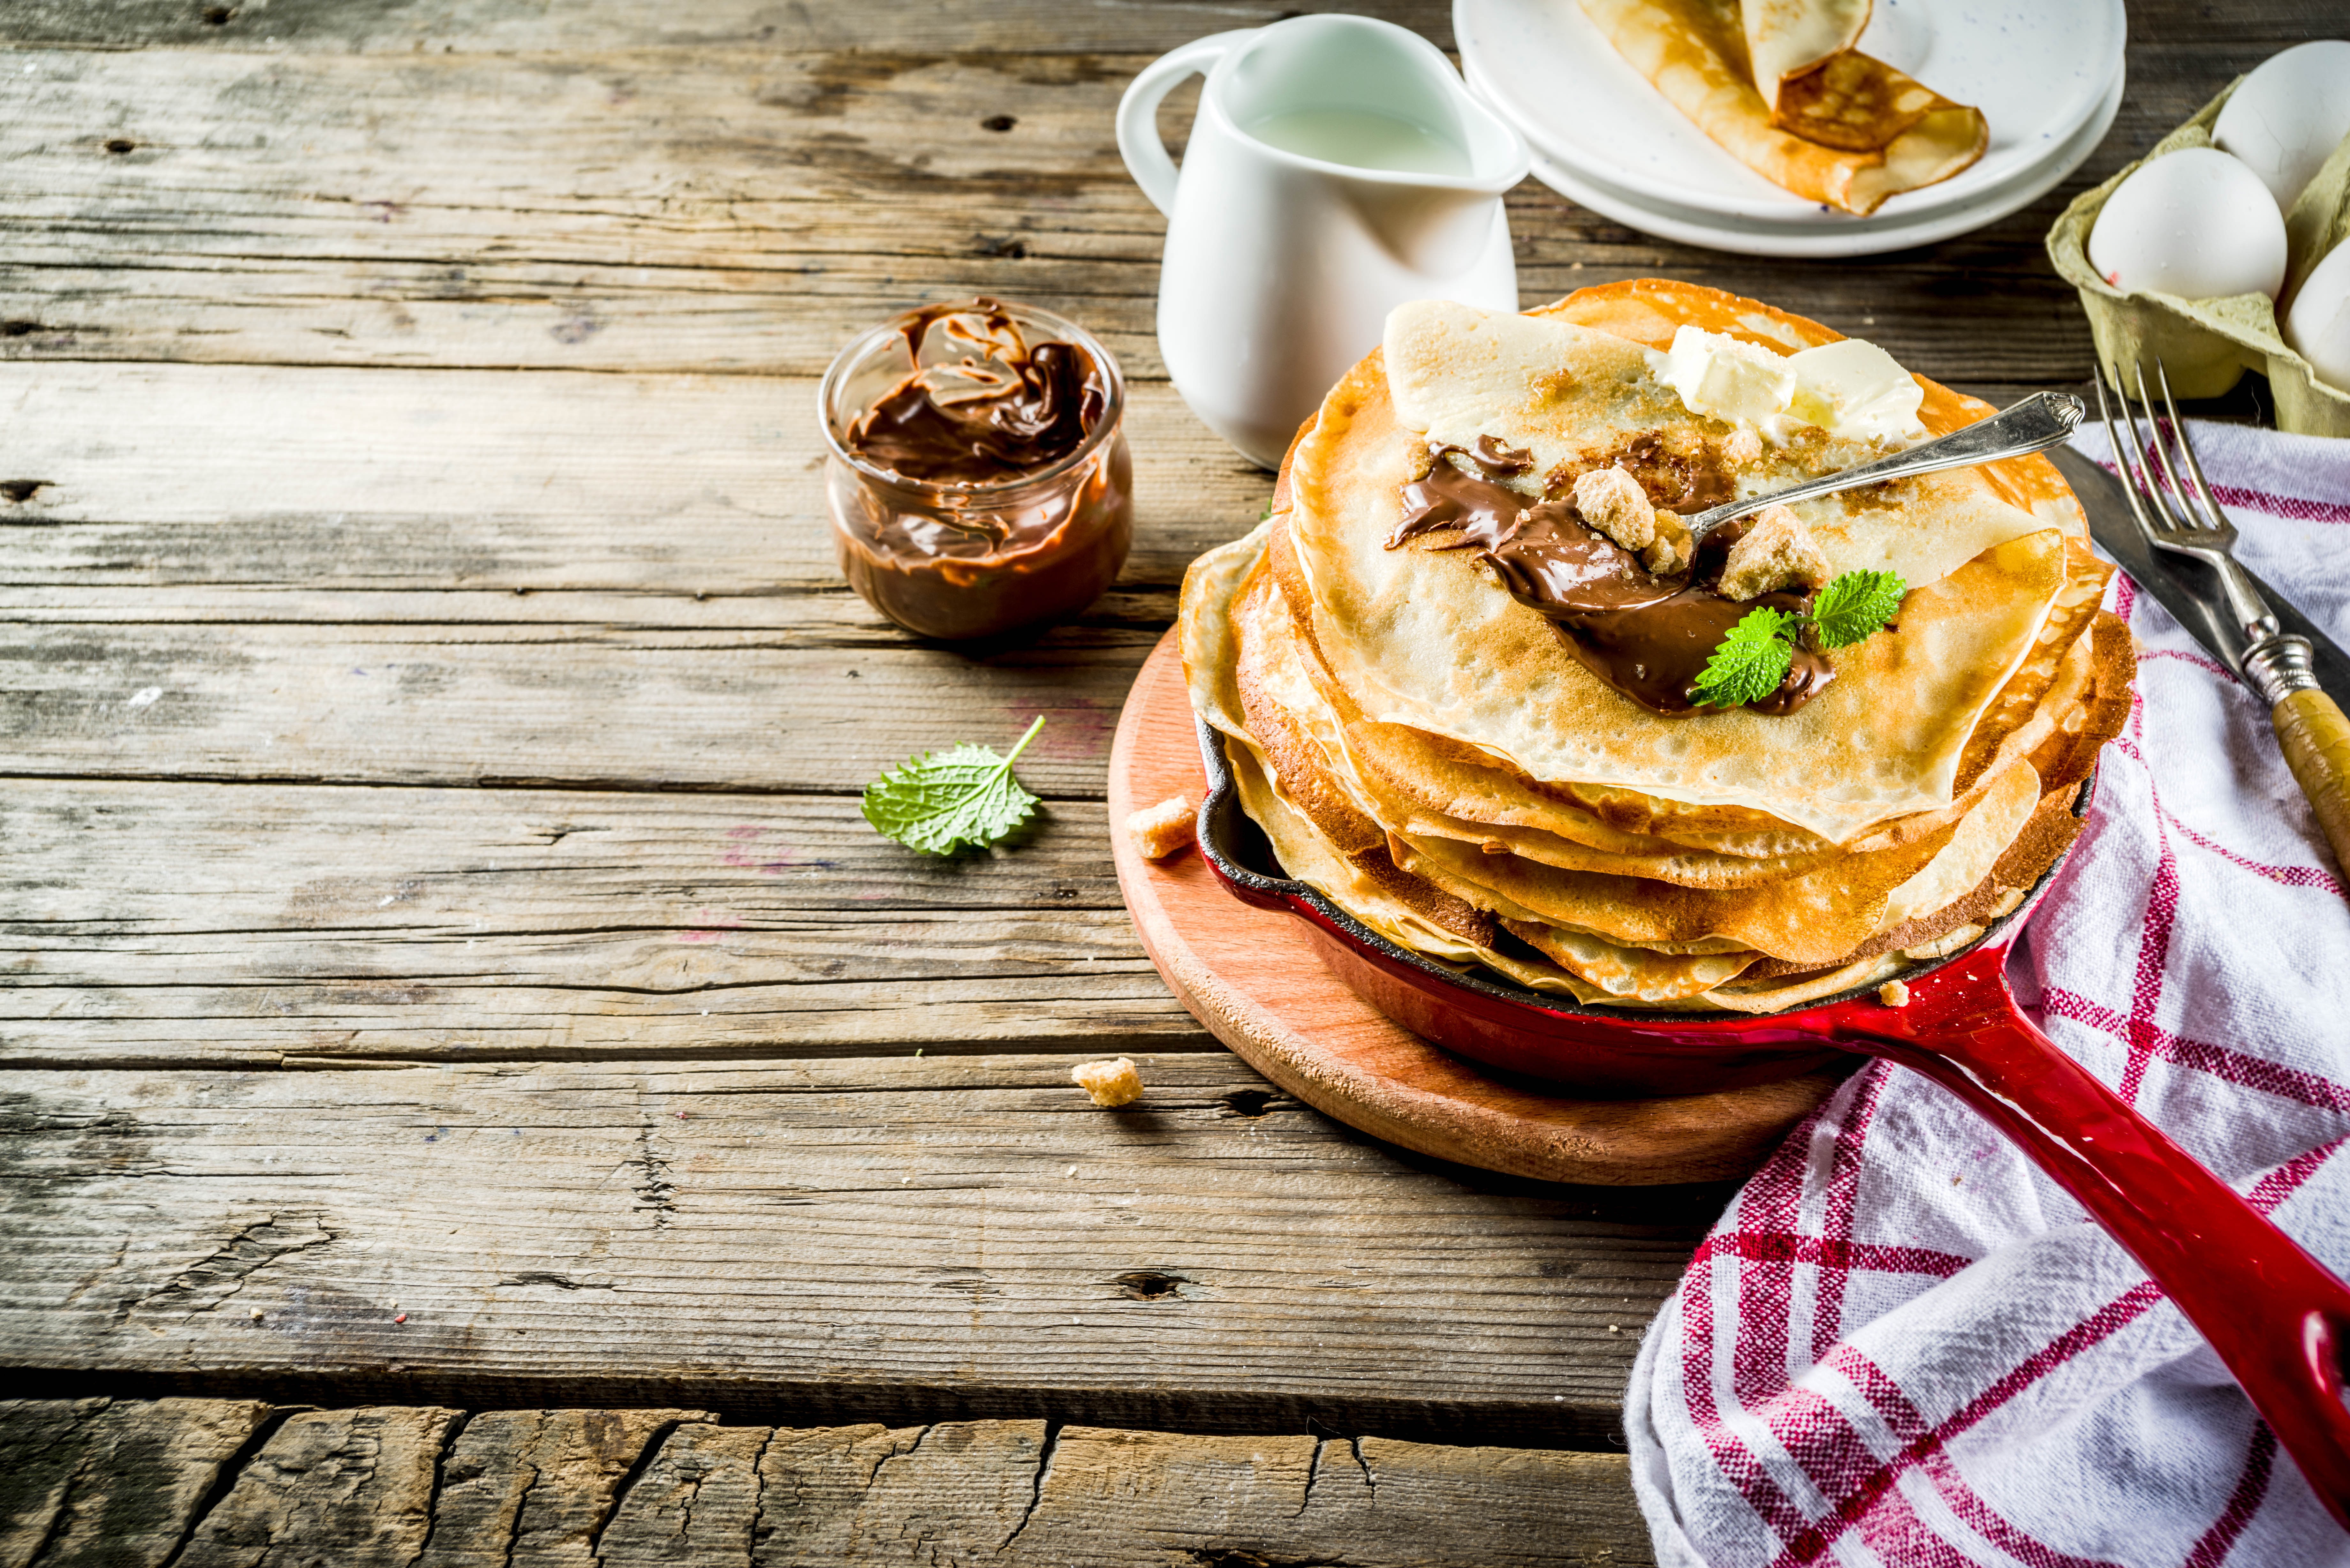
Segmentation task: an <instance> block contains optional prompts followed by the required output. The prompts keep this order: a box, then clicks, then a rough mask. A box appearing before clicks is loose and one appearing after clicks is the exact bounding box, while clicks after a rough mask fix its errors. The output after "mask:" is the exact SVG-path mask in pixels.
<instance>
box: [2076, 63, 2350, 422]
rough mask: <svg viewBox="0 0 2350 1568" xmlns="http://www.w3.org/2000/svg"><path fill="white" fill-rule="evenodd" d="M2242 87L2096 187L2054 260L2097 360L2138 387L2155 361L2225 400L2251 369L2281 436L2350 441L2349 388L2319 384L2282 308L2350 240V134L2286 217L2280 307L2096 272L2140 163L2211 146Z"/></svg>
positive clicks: (2081, 199)
mask: <svg viewBox="0 0 2350 1568" xmlns="http://www.w3.org/2000/svg"><path fill="white" fill-rule="evenodd" d="M2242 84H2243V78H2241V77H2238V78H2236V79H2235V80H2234V81H2232V82H2230V83H2229V84H2228V86H2227V88H2226V90H2225V91H2222V92H2221V93H2220V96H2219V97H2217V98H2215V99H2212V100H2211V101H2210V103H2207V104H2205V105H2204V106H2203V109H2202V112H2200V113H2199V114H2198V115H2196V117H2195V118H2194V119H2190V120H2189V121H2188V122H2187V123H2186V124H2184V125H2182V126H2180V127H2179V128H2178V130H2174V131H2172V132H2171V133H2170V134H2169V135H2168V136H2166V137H2164V138H2163V139H2162V140H2160V141H2158V142H2157V143H2155V146H2154V151H2151V152H2149V153H2147V155H2146V157H2145V158H2142V159H2140V160H2138V161H2137V163H2133V164H2131V165H2130V166H2129V167H2128V168H2126V169H2124V170H2123V171H2121V172H2120V173H2118V174H2116V175H2115V176H2114V177H2113V178H2112V179H2110V180H2108V181H2106V182H2105V183H2104V184H2102V185H2099V186H2098V187H2096V188H2095V190H2092V191H2085V192H2082V193H2081V195H2080V196H2078V197H2077V198H2075V199H2074V202H2073V204H2072V205H2071V206H2069V207H2067V208H2065V209H2064V215H2063V216H2062V217H2060V218H2058V219H2057V220H2056V222H2055V224H2054V226H2053V227H2051V228H2050V229H2049V231H2048V259H2049V260H2051V261H2053V262H2054V263H2055V264H2056V270H2057V272H2058V273H2060V274H2062V275H2064V280H2065V281H2066V282H2067V283H2070V284H2071V285H2072V286H2074V287H2075V288H2077V289H2079V290H2080V291H2081V306H2082V308H2083V309H2085V310H2086V311H2087V312H2088V313H2089V330H2090V331H2091V333H2092V334H2093V335H2094V336H2095V338H2096V343H2097V357H2098V358H2100V359H2102V360H2103V361H2104V362H2105V363H2106V364H2107V365H2109V366H2111V367H2113V368H2114V369H2116V370H2118V371H2119V372H2120V374H2121V377H2122V383H2123V385H2124V386H2134V385H2135V379H2136V371H2137V367H2138V366H2139V365H2141V364H2143V365H2144V366H2145V367H2146V373H2147V385H2148V386H2152V385H2154V366H2155V361H2156V360H2157V359H2159V360H2160V361H2161V362H2162V365H2163V367H2164V369H2166V370H2167V371H2168V373H2169V377H2170V389H2171V391H2172V392H2173V393H2174V394H2175V395H2177V396H2178V397H2180V398H2216V397H2218V396H2219V395H2220V393H2222V392H2225V391H2226V390H2228V389H2229V388H2230V387H2232V386H2234V385H2235V384H2236V383H2237V382H2238V381H2239V380H2241V379H2243V374H2244V372H2245V371H2247V370H2258V371H2260V372H2262V374H2264V375H2265V376H2267V377H2268V379H2269V389H2270V390H2271V391H2272V393H2273V394H2274V397H2275V402H2276V422H2277V428H2278V429H2279V430H2286V431H2296V432H2298V433H2300V434H2302V435H2325V436H2344V437H2350V391H2344V390H2342V389H2339V388H2335V387H2329V386H2327V385H2326V384H2325V383H2324V382H2323V381H2321V380H2319V379H2317V375H2316V372H2315V371H2314V370H2313V369H2311V368H2310V364H2309V361H2308V360H2306V359H2304V358H2302V357H2301V356H2300V355H2298V354H2296V353H2294V352H2293V350H2292V349H2291V348H2287V347H2286V346H2285V341H2284V335H2283V334H2282V332H2281V331H2279V330H2278V327H2277V315H2278V310H2279V306H2280V304H2282V303H2286V302H2290V301H2291V300H2292V298H2293V290H2295V289H2297V288H2299V287H2300V286H2301V281H2302V279H2303V278H2305V277H2307V276H2308V275H2309V274H2310V271H2311V269H2313V268H2314V267H2315V266H2316V265H2317V264H2318V263H2319V262H2320V261H2321V260H2323V259H2324V255H2325V254H2326V252H2327V251H2329V250H2331V249H2332V248H2333V247H2334V245H2336V244H2340V243H2342V241H2343V238H2344V236H2345V234H2350V137H2345V139H2344V140H2343V142H2342V144H2341V145H2340V146H2339V147H2336V148H2335V149H2334V153H2333V156H2332V157H2330V158H2328V159H2327V160H2326V161H2325V165H2324V168H2322V169H2320V170H2319V171H2317V177H2316V178H2315V179H2314V180H2312V181H2311V182H2309V187H2308V189H2306V190H2304V191H2303V192H2302V193H2301V195H2300V198H2299V199H2298V200H2296V201H2295V202H2293V211H2292V212H2290V213H2286V214H2285V225H2284V232H2285V275H2284V291H2283V293H2282V296H2280V298H2279V300H2277V301H2272V300H2271V299H2270V298H2269V296H2266V295H2264V294H2237V295H2230V296H2227V297H2225V298H2221V299H2181V298H2179V297H2178V296H2177V295H2175V294H2162V293H2159V292H2158V291H2155V290H2152V289H2147V290H2144V291H2141V292H2135V293H2127V294H2125V293H2124V292H2122V291H2121V290H2120V289H2117V288H2116V287H2114V286H2112V285H2111V284H2109V283H2107V282H2106V280H2105V279H2104V278H2102V277H2100V276H2099V275H2097V270H2096V268H2095V267H2093V266H2091V265H2089V254H2088V245H2089V230H2090V228H2091V227H2092V226H2093V225H2095V223H2096V221H2097V214H2098V213H2100V212H2102V211H2104V210H2105V205H2106V198H2107V197H2109V196H2111V195H2112V194H2113V193H2114V192H2115V190H2116V188H2117V187H2118V186H2119V185H2120V184H2121V182H2123V181H2125V180H2126V179H2128V178H2129V177H2130V175H2131V174H2132V173H2133V172H2134V171H2136V170H2137V168H2138V166H2139V164H2142V163H2145V162H2147V161H2150V160H2153V159H2156V158H2160V157H2162V156H2163V155H2164V154H2165V153H2168V152H2176V151H2178V150H2179V149H2181V148H2186V147H2209V146H2210V145H2211V125H2212V122H2213V121H2215V120H2217V119H2219V118H2220V106H2222V105H2223V104H2225V103H2226V102H2227V101H2228V99H2229V97H2230V94H2232V93H2234V91H2235V90H2236V88H2238V87H2240V86H2241V85H2242Z"/></svg>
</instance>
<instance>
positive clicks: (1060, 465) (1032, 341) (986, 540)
mask: <svg viewBox="0 0 2350 1568" xmlns="http://www.w3.org/2000/svg"><path fill="white" fill-rule="evenodd" d="M991 312H992V313H993V314H992V316H990V313H991ZM959 315H967V316H968V317H990V319H991V320H1000V321H1006V322H1009V323H1010V325H1011V327H1013V328H1014V330H1015V331H1016V333H1017V334H1018V335H1019V337H1020V338H1021V339H1022V340H1024V342H1025V344H1026V345H1027V346H1028V347H1029V348H1034V347H1035V346H1037V345H1040V344H1045V343H1056V342H1057V343H1067V344H1073V345H1075V346H1076V348H1080V349H1082V350H1083V351H1084V353H1085V354H1087V355H1089V356H1091V358H1092V361H1093V364H1094V366H1095V367H1096V368H1097V375H1098V379H1099V381H1100V383H1101V388H1102V397H1101V406H1100V409H1099V412H1098V414H1097V417H1096V419H1095V420H1094V421H1093V423H1092V424H1091V426H1090V427H1089V428H1087V430H1086V431H1085V434H1084V436H1083V438H1082V439H1081V440H1080V441H1078V442H1077V444H1076V447H1075V448H1074V449H1072V450H1070V451H1068V452H1065V453H1063V454H1061V455H1060V456H1058V457H1055V458H1054V459H1052V460H1051V461H1050V462H1045V463H1043V464H1041V465H1039V466H1037V467H1035V468H1034V469H1029V470H1014V471H1008V472H1004V473H1003V475H1002V477H1000V478H998V477H993V476H990V477H988V478H986V479H983V480H972V481H966V482H951V481H945V480H937V479H916V478H909V477H907V476H905V475H904V474H901V473H899V472H896V471H895V470H894V469H891V468H889V467H887V466H884V465H882V464H880V463H879V462H874V461H872V460H871V459H869V458H868V457H867V456H865V455H862V454H860V453H859V452H857V451H855V450H852V441H851V434H850V432H851V427H852V426H854V425H856V424H857V422H858V420H859V419H860V417H862V416H863V415H865V414H866V412H867V410H870V409H872V408H873V407H874V406H875V405H876V404H877V403H878V402H879V401H880V400H883V399H884V398H886V397H888V396H889V395H890V394H891V392H892V391H893V390H894V389H899V388H900V387H902V386H904V385H905V383H906V382H907V379H908V378H909V376H910V374H911V373H912V371H913V370H915V369H918V368H928V367H931V366H950V367H951V366H953V365H956V364H957V363H958V362H960V361H965V360H967V359H969V358H971V357H972V355H971V350H972V338H971V337H968V336H966V337H955V336H954V334H953V332H952V331H951V330H950V329H946V328H945V327H944V323H946V322H947V321H949V320H951V319H952V318H954V317H957V316H959ZM910 342H911V343H912V344H913V345H914V346H915V348H914V353H915V356H916V358H914V360H913V361H912V362H910V361H909V347H908V346H909V343H910ZM984 363H985V361H983V364H984ZM949 374H950V375H951V372H949ZM816 396H817V402H818V407H819V410H820V413H821V415H822V419H823V423H824V434H825V443H826V446H827V449H828V450H827V458H826V462H825V492H826V500H827V506H828V510H829V511H830V513H831V517H832V531H833V543H834V545H835V547H836V550H837V555H838V557H839V561H840V570H841V574H842V575H843V576H846V577H847V579H848V583H849V586H850V587H854V588H855V589H856V590H857V591H858V593H859V594H861V595H863V596H864V597H865V601H866V602H867V603H868V604H870V605H871V606H872V607H874V608H875V609H877V610H879V611H880V612H881V613H882V614H883V615H885V616H888V617H889V618H890V619H891V620H893V621H895V622H897V623H898V624H899V626H902V627H904V628H906V629H907V630H909V631H912V632H918V633H920V634H921V635H922V636H924V637H935V638H942V639H966V638H979V637H992V636H994V635H996V634H998V633H1002V632H1006V631H1012V630H1015V629H1017V628H1023V627H1032V626H1037V625H1040V624H1043V623H1045V622H1050V621H1056V620H1066V619H1067V618H1070V617H1072V616H1075V615H1076V614H1077V613H1078V612H1079V611H1081V610H1083V609H1084V608H1085V607H1087V605H1089V604H1091V603H1092V602H1093V601H1094V600H1095V599H1096V598H1097V597H1100V594H1101V592H1102V590H1103V589H1104V588H1107V587H1109V585H1110V582H1111V580H1112V579H1113V578H1115V577H1116V576H1118V568H1119V567H1120V566H1124V565H1125V564H1126V555H1127V551H1128V547H1129V546H1131V545H1132V544H1133V542H1134V474H1133V462H1132V460H1131V458H1130V457H1129V456H1128V452H1127V446H1126V435H1125V431H1124V430H1123V428H1122V425H1123V421H1124V416H1125V411H1126V383H1125V379H1124V378H1123V377H1121V376H1120V375H1119V373H1118V362H1117V361H1116V360H1114V359H1112V358H1110V355H1109V350H1108V349H1107V348H1103V347H1102V346H1101V344H1100V343H1099V342H1098V341H1097V340H1096V339H1095V337H1093V335H1092V334H1091V333H1089V332H1087V331H1086V330H1085V328H1083V327H1079V326H1077V325H1076V323H1075V322H1072V321H1066V320H1064V319H1062V318H1061V317H1057V316H1055V315H1053V314H1051V313H1050V312H1047V311H1044V310H1039V309H1037V308H1035V306H1025V305H1014V304H1008V303H1002V302H998V301H993V300H978V301H973V302H972V303H971V304H969V305H967V306H929V307H926V308H924V309H921V310H914V311H909V312H907V313H906V314H905V315H903V316H900V317H896V318H895V319H893V320H890V321H885V322H883V323H881V324H880V325H879V326H878V327H873V328H872V329H870V330H869V331H867V332H865V333H862V334H860V335H859V336H858V337H857V339H856V340H855V341H854V342H852V343H850V344H849V345H848V347H847V348H844V349H842V350H841V352H840V356H839V357H838V358H836V359H835V360H833V362H832V368H831V369H828V370H827V371H826V372H825V377H824V384H823V386H822V387H821V388H820V389H818V391H817V394H816Z"/></svg>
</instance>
